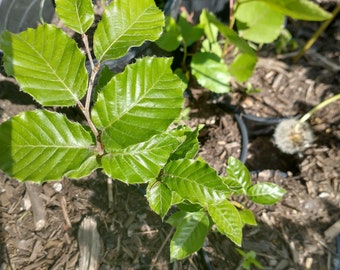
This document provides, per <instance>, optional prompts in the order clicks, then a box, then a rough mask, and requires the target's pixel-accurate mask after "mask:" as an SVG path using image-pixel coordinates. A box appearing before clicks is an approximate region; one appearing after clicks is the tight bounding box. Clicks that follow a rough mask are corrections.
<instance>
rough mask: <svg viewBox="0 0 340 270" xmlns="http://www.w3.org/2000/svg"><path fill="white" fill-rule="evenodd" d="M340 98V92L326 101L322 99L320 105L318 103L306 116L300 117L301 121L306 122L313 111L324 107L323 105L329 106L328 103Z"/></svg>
mask: <svg viewBox="0 0 340 270" xmlns="http://www.w3.org/2000/svg"><path fill="white" fill-rule="evenodd" d="M338 99H340V93H339V94H337V95H335V96H333V97H331V98H328V99H326V100H324V101H322V102H321V103H319V104H318V105H316V106H315V107H314V108H313V109H311V110H310V111H309V112H308V113H306V114H305V115H304V116H302V117H301V119H300V123H303V122H306V121H307V120H308V119H309V118H310V117H311V116H312V114H313V113H315V112H316V111H318V110H320V109H322V108H323V107H325V106H327V105H328V104H330V103H332V102H334V101H336V100H338Z"/></svg>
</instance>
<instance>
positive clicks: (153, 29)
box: [93, 0, 164, 62]
mask: <svg viewBox="0 0 340 270" xmlns="http://www.w3.org/2000/svg"><path fill="white" fill-rule="evenodd" d="M163 24H164V15H163V12H162V11H160V10H159V9H158V8H157V6H156V5H155V3H154V1H153V0H143V1H135V0H115V1H113V2H112V3H111V4H110V5H109V6H108V7H106V9H105V11H104V14H103V17H102V20H101V21H100V22H99V23H98V27H97V30H96V32H95V34H94V44H93V48H94V53H95V55H96V58H97V60H98V61H99V62H102V61H104V60H109V59H116V58H119V57H121V56H123V55H124V54H126V52H127V51H128V50H129V48H131V47H137V46H140V45H142V44H143V42H144V41H146V40H150V41H156V40H157V39H158V38H159V36H160V35H161V33H162V30H163V29H162V28H163Z"/></svg>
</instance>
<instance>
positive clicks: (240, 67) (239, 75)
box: [229, 53, 257, 82]
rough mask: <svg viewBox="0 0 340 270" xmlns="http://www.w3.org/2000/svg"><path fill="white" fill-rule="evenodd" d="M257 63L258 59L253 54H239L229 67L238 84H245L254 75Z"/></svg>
mask: <svg viewBox="0 0 340 270" xmlns="http://www.w3.org/2000/svg"><path fill="white" fill-rule="evenodd" d="M256 62H257V57H256V56H254V55H252V54H248V53H242V54H238V55H237V56H236V57H235V59H234V60H233V62H232V63H231V65H230V66H229V72H230V74H231V75H233V76H234V78H235V79H236V80H237V81H238V82H244V81H246V80H248V79H249V78H250V76H251V75H252V74H253V71H254V68H255V65H256Z"/></svg>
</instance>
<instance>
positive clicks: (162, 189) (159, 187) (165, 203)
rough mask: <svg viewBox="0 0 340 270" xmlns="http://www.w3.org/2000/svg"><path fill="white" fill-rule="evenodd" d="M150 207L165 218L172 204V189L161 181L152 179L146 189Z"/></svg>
mask: <svg viewBox="0 0 340 270" xmlns="http://www.w3.org/2000/svg"><path fill="white" fill-rule="evenodd" d="M146 198H147V199H148V202H149V205H150V208H151V209H152V210H153V211H154V212H155V213H157V214H158V215H160V216H161V218H164V216H165V215H166V213H167V212H168V210H169V209H170V206H171V198H172V194H171V190H170V189H169V188H168V187H167V186H166V185H164V184H163V183H162V182H161V181H157V180H156V181H150V183H149V184H148V187H147V189H146Z"/></svg>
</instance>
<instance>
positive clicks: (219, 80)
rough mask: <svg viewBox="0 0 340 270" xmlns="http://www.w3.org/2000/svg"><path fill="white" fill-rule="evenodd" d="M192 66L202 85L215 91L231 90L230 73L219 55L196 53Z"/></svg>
mask: <svg viewBox="0 0 340 270" xmlns="http://www.w3.org/2000/svg"><path fill="white" fill-rule="evenodd" d="M190 66H191V70H192V74H193V75H194V76H195V77H196V78H197V81H198V82H199V84H200V85H202V86H203V87H205V88H207V89H209V90H211V91H213V92H215V93H227V92H229V90H230V85H229V82H230V74H229V72H228V68H227V66H226V64H225V63H224V62H223V61H222V60H221V58H220V57H219V56H218V55H216V54H213V53H208V52H203V53H195V54H194V56H193V57H192V60H191V64H190Z"/></svg>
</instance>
